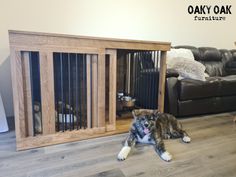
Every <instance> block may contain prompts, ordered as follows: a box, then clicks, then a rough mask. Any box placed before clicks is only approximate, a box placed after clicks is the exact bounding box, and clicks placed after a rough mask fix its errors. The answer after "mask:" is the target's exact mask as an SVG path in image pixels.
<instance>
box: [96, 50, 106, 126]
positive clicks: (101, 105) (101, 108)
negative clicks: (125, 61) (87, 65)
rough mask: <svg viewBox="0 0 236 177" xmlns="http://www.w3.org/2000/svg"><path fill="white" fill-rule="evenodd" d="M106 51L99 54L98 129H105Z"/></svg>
mask: <svg viewBox="0 0 236 177" xmlns="http://www.w3.org/2000/svg"><path fill="white" fill-rule="evenodd" d="M105 70H106V69H105V49H104V50H101V52H100V53H99V54H98V88H97V90H98V102H97V106H98V127H105V91H106V89H105Z"/></svg>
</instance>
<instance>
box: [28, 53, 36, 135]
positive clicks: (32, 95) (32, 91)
mask: <svg viewBox="0 0 236 177" xmlns="http://www.w3.org/2000/svg"><path fill="white" fill-rule="evenodd" d="M29 63H30V83H31V93H32V94H31V99H32V100H31V102H32V119H33V127H34V128H33V135H34V136H35V133H36V131H35V116H34V115H35V111H34V104H35V103H34V89H33V88H34V86H33V85H34V84H33V69H32V66H33V65H32V52H29Z"/></svg>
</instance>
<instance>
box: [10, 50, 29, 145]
mask: <svg viewBox="0 0 236 177" xmlns="http://www.w3.org/2000/svg"><path fill="white" fill-rule="evenodd" d="M11 72H12V88H13V99H14V113H15V127H16V133H17V135H16V141H20V139H21V138H24V137H26V135H27V131H26V120H25V110H24V109H25V107H24V90H23V76H22V61H21V52H20V51H16V50H15V49H14V48H11Z"/></svg>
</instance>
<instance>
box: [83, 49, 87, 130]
mask: <svg viewBox="0 0 236 177" xmlns="http://www.w3.org/2000/svg"><path fill="white" fill-rule="evenodd" d="M83 56H84V102H85V104H84V128H87V76H86V73H87V69H86V68H87V67H86V66H87V62H86V54H84V55H83Z"/></svg>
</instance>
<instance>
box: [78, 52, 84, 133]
mask: <svg viewBox="0 0 236 177" xmlns="http://www.w3.org/2000/svg"><path fill="white" fill-rule="evenodd" d="M79 61H80V70H79V73H80V77H79V91H80V92H79V109H80V114H79V115H80V119H79V127H80V129H81V128H82V115H83V114H82V104H83V95H82V92H83V69H84V68H83V67H84V66H83V54H80V59H79Z"/></svg>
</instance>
